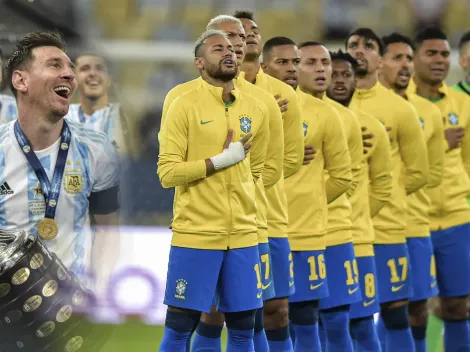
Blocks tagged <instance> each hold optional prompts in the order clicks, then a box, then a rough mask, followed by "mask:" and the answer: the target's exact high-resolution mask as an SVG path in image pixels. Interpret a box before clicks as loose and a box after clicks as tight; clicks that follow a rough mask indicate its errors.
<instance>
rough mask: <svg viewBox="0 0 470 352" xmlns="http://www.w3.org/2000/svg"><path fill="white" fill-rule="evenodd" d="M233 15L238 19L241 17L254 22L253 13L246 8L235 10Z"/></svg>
mask: <svg viewBox="0 0 470 352" xmlns="http://www.w3.org/2000/svg"><path fill="white" fill-rule="evenodd" d="M233 17H235V18H238V19H240V18H243V19H246V20H250V21H253V22H255V15H254V13H253V12H251V11H248V10H237V11H235V13H234V14H233Z"/></svg>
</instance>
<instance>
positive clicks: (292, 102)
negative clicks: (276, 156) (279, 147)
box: [282, 88, 304, 178]
mask: <svg viewBox="0 0 470 352" xmlns="http://www.w3.org/2000/svg"><path fill="white" fill-rule="evenodd" d="M289 89H290V88H289ZM291 90H292V93H291V92H289V95H288V96H286V97H282V98H285V99H287V100H289V104H288V109H287V111H286V112H285V113H284V178H287V177H290V176H292V175H293V174H295V173H296V172H297V171H299V170H300V167H301V166H302V163H303V160H304V136H303V128H302V119H301V113H300V103H299V99H298V97H297V94H296V93H295V91H294V90H293V89H291Z"/></svg>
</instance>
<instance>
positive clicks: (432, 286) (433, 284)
mask: <svg viewBox="0 0 470 352" xmlns="http://www.w3.org/2000/svg"><path fill="white" fill-rule="evenodd" d="M436 285H437V281H436V280H434V281H433V282H432V283H431V288H434V287H436Z"/></svg>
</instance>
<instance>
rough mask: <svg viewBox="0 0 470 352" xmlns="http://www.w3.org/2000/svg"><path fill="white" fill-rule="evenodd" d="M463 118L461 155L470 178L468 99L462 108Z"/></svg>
mask: <svg viewBox="0 0 470 352" xmlns="http://www.w3.org/2000/svg"><path fill="white" fill-rule="evenodd" d="M463 116H465V117H466V118H467V124H466V126H465V128H464V136H463V139H462V144H461V151H462V154H461V155H462V161H463V165H464V167H465V170H466V171H467V174H468V176H469V177H470V99H467V100H466V101H465V103H464V107H463V109H462V117H463Z"/></svg>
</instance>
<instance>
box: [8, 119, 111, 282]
mask: <svg viewBox="0 0 470 352" xmlns="http://www.w3.org/2000/svg"><path fill="white" fill-rule="evenodd" d="M68 125H69V128H70V132H71V141H70V146H69V151H68V155H67V161H66V165H65V170H64V175H63V179H62V182H61V190H60V195H59V199H58V204H57V211H56V215H55V220H56V222H57V225H58V228H59V233H58V235H57V237H56V238H54V239H52V240H47V241H44V243H45V244H46V246H47V247H48V249H49V250H50V251H51V252H54V253H56V255H57V256H58V257H59V258H60V259H61V260H62V262H63V263H64V265H65V266H66V267H67V268H68V269H69V270H71V271H72V272H74V273H75V275H77V277H78V278H80V279H82V280H84V279H85V277H84V274H85V271H88V272H89V270H90V269H91V267H90V259H91V247H92V242H93V231H92V229H91V228H90V211H89V208H90V201H89V197H90V195H91V194H97V193H96V192H101V191H105V190H110V189H111V188H116V187H117V186H118V185H119V177H120V167H119V158H118V155H117V152H116V149H115V148H114V147H113V146H112V145H111V143H110V142H109V140H108V139H107V137H106V136H105V134H104V133H101V132H95V131H92V130H90V129H88V128H85V127H84V126H83V125H81V124H78V123H75V122H69V121H68ZM59 145H60V138H59V139H58V140H57V142H55V143H54V144H53V145H52V146H50V147H49V148H47V149H44V150H41V151H36V152H35V153H36V155H37V157H38V159H39V161H40V162H41V164H42V166H43V168H44V171H45V172H46V174H47V176H48V178H49V180H50V181H51V180H52V176H53V172H54V168H55V164H56V161H57V154H58V151H59ZM101 194H102V193H101ZM45 210H46V205H45V201H44V196H43V194H42V191H41V185H40V183H39V181H38V178H37V176H36V173H35V172H34V170H33V168H32V167H31V166H30V164H29V163H28V160H27V159H26V157H25V155H24V154H23V151H22V150H21V149H20V146H19V144H18V141H17V140H16V137H15V133H14V122H11V123H8V124H5V125H2V126H0V228H2V229H8V230H13V229H17V230H26V231H29V232H30V233H34V234H36V235H37V225H38V224H39V222H40V221H41V220H42V219H43V218H44V215H45ZM89 284H91V282H89V281H87V284H85V285H86V286H88V285H89Z"/></svg>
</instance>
